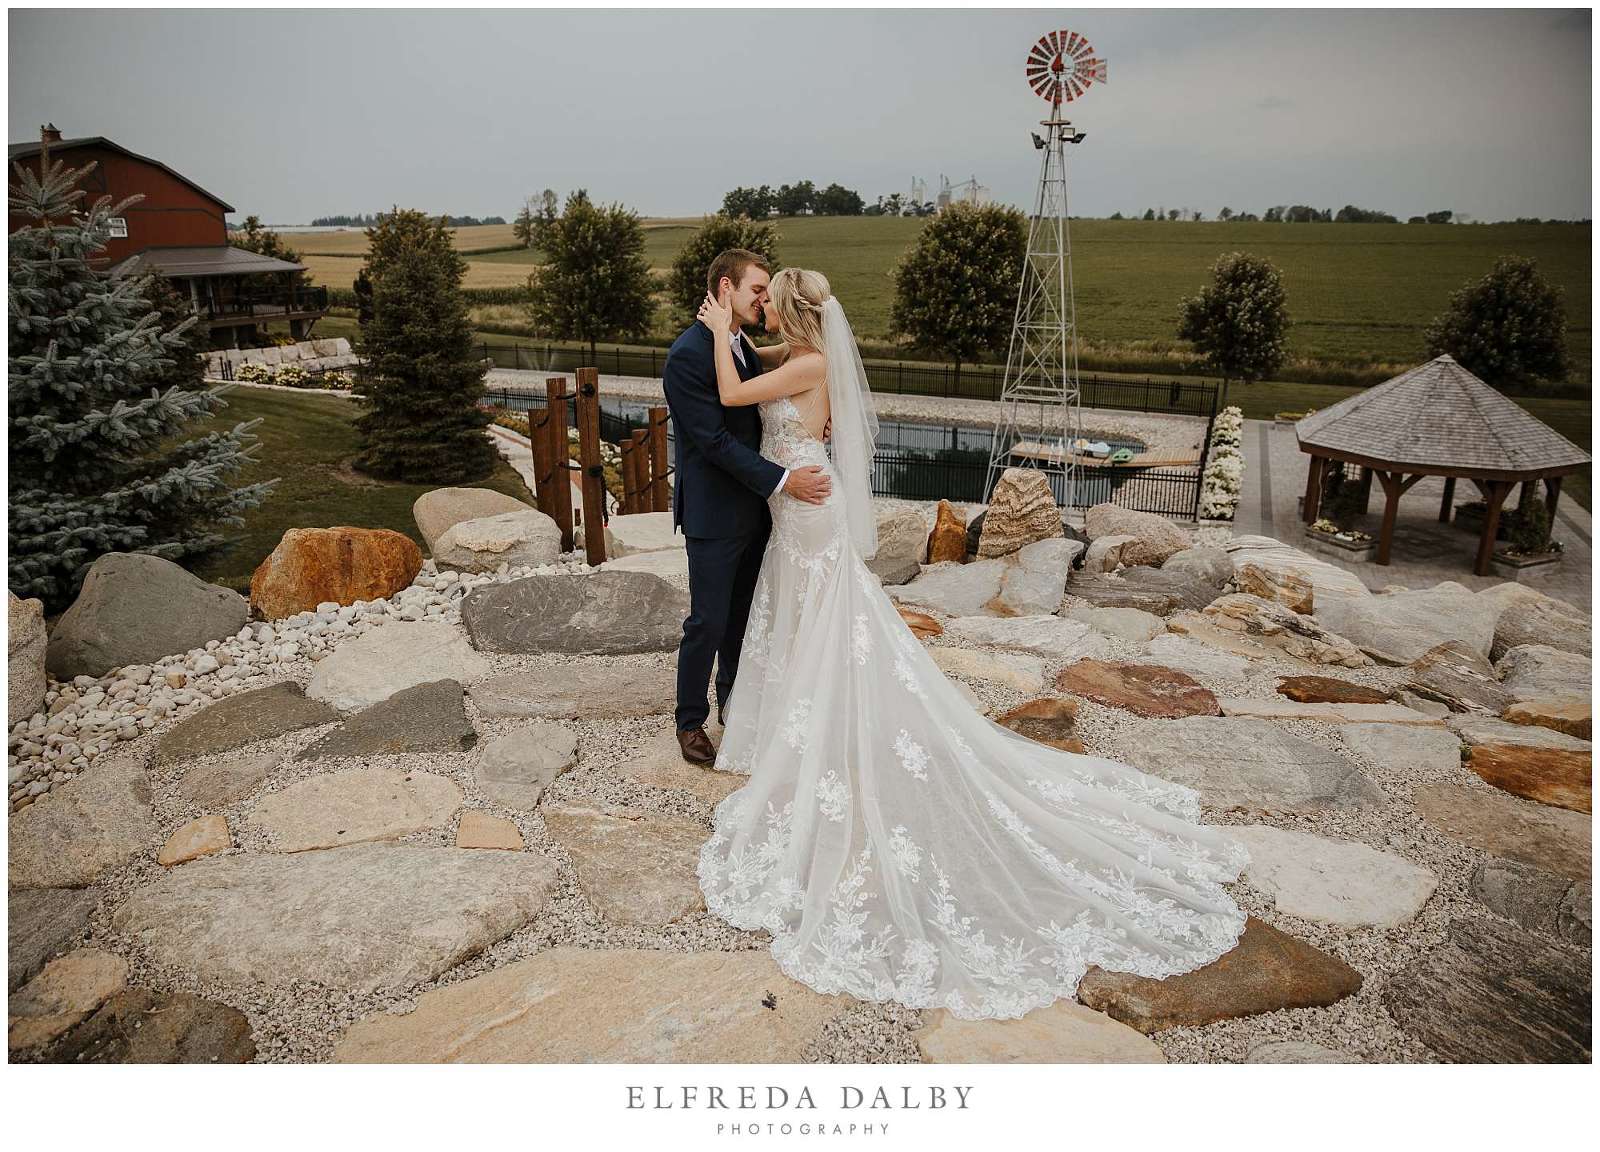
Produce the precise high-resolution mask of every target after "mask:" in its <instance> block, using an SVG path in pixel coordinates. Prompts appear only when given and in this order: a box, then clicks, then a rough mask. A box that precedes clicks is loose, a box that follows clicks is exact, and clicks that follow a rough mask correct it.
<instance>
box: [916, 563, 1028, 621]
mask: <svg viewBox="0 0 1600 1152" xmlns="http://www.w3.org/2000/svg"><path fill="white" fill-rule="evenodd" d="M1008 567H1009V565H1007V564H1006V562H1005V561H1004V560H974V561H972V562H971V563H969V564H960V563H957V562H955V561H948V562H946V563H941V564H929V565H928V566H927V567H925V568H924V569H923V570H922V575H920V576H918V577H917V578H916V579H915V580H912V581H911V582H910V583H909V584H902V585H900V586H899V587H896V588H891V589H888V590H887V591H888V592H889V595H890V596H892V597H893V598H894V599H895V600H896V601H897V602H899V603H901V604H914V605H917V606H918V607H922V608H931V609H933V610H934V611H935V612H943V613H944V614H946V615H948V616H974V615H977V614H978V613H980V612H983V611H985V610H986V606H987V605H988V604H989V602H990V601H992V600H993V599H994V598H995V597H996V596H998V595H999V594H1000V581H1001V578H1002V577H1004V575H1005V573H1006V570H1007V568H1008Z"/></svg>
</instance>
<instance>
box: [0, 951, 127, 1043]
mask: <svg viewBox="0 0 1600 1152" xmlns="http://www.w3.org/2000/svg"><path fill="white" fill-rule="evenodd" d="M127 982H128V962H127V961H126V960H124V959H123V958H122V957H121V956H118V955H116V954H115V953H114V952H106V951H102V950H101V949H99V948H79V949H77V950H76V951H73V952H69V953H67V954H66V955H65V956H61V957H58V958H57V959H55V960H52V961H50V963H48V964H46V965H45V966H44V969H43V970H42V971H41V972H40V973H39V974H38V975H37V976H35V977H34V978H33V979H32V980H30V981H28V982H27V983H26V984H24V985H23V986H22V987H21V988H20V989H18V990H17V992H15V993H14V994H12V995H11V996H10V997H9V999H8V1001H7V1005H6V1011H7V1014H8V1016H9V1018H10V1020H9V1027H8V1028H7V1032H6V1047H7V1048H9V1049H10V1050H11V1051H12V1052H18V1051H22V1050H24V1049H27V1048H37V1047H39V1046H40V1045H42V1044H48V1043H49V1042H50V1041H51V1040H54V1039H55V1038H56V1037H57V1036H60V1035H61V1034H62V1033H63V1032H66V1031H67V1030H68V1029H69V1028H72V1027H73V1026H74V1025H76V1024H79V1023H81V1022H82V1021H83V1020H84V1019H85V1018H86V1017H87V1016H88V1015H89V1013H91V1012H93V1011H94V1010H95V1009H96V1008H98V1007H100V1005H102V1004H104V1003H105V1002H106V1001H107V1000H108V999H110V998H111V996H113V995H114V994H116V993H117V992H120V991H121V990H122V989H123V988H124V987H125V986H126V985H127Z"/></svg>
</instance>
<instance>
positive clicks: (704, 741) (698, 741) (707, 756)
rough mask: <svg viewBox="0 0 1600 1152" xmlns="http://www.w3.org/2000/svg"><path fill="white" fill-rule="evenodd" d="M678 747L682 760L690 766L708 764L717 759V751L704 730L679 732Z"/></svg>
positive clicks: (695, 729) (693, 729) (694, 729)
mask: <svg viewBox="0 0 1600 1152" xmlns="http://www.w3.org/2000/svg"><path fill="white" fill-rule="evenodd" d="M678 747H679V748H681V749H682V750H683V758H684V759H685V760H687V761H688V762H689V763H691V764H710V763H711V762H712V761H714V760H715V759H716V758H717V750H716V748H714V747H713V746H712V744H711V737H709V736H707V735H706V730H705V729H704V728H690V729H688V730H687V731H684V732H679V733H678Z"/></svg>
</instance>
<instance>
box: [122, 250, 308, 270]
mask: <svg viewBox="0 0 1600 1152" xmlns="http://www.w3.org/2000/svg"><path fill="white" fill-rule="evenodd" d="M304 268H305V265H304V264H293V263H290V262H289V261H288V260H279V259H277V258H275V257H272V256H263V255H261V254H260V253H259V252H251V251H250V250H249V249H247V248H233V247H230V246H229V245H227V244H210V245H206V246H203V247H192V248H146V249H145V250H144V251H143V252H140V253H138V254H137V255H134V256H129V257H128V258H127V259H126V260H123V261H121V262H119V263H118V264H116V265H114V266H113V267H112V269H111V271H112V274H113V275H117V276H121V275H125V274H127V273H141V274H142V273H145V272H159V273H161V274H162V275H163V276H196V277H203V276H253V275H256V274H258V273H261V272H299V271H302V270H303V269H304Z"/></svg>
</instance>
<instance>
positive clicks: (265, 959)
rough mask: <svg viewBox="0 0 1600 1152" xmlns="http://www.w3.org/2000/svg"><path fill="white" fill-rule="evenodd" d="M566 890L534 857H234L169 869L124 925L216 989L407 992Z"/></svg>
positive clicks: (363, 852) (332, 852) (410, 849)
mask: <svg viewBox="0 0 1600 1152" xmlns="http://www.w3.org/2000/svg"><path fill="white" fill-rule="evenodd" d="M555 885H556V865H555V862H554V861H552V860H548V859H546V858H544V857H542V856H537V855H534V854H533V853H530V852H465V851H460V850H458V849H454V848H435V847H429V846H425V845H422V844H353V845H351V846H350V847H348V848H332V849H329V850H327V851H323V852H297V853H295V854H293V855H279V854H277V853H272V852H247V853H235V854H233V855H227V856H213V857H211V858H209V859H206V860H197V861H196V862H195V863H193V864H190V865H188V866H186V867H183V868H175V869H173V870H172V871H170V872H167V873H165V874H164V875H162V876H161V877H159V878H158V879H157V880H155V881H154V882H153V883H151V884H148V885H146V886H144V887H142V888H139V889H138V890H136V891H135V892H134V893H133V894H132V895H131V896H130V897H129V898H128V900H127V902H126V903H125V904H124V905H123V906H122V908H121V910H120V911H118V912H117V914H116V916H115V917H114V918H113V922H112V923H113V929H114V930H115V931H116V932H117V933H119V934H121V935H126V936H131V937H133V938H134V940H135V941H136V942H137V943H138V945H139V946H140V947H141V948H143V949H144V950H145V951H146V952H147V953H148V954H149V955H150V956H151V958H152V959H153V960H154V961H155V962H156V963H158V964H160V965H163V966H165V967H168V968H173V969H177V970H179V971H182V972H185V973H188V974H189V975H190V976H191V977H192V978H194V979H197V980H200V981H203V982H206V983H208V984H210V983H216V984H222V985H230V986H234V987H241V988H249V987H250V986H252V985H255V984H265V985H269V986H271V987H275V988H287V987H289V986H290V985H293V984H294V983H296V982H299V981H308V982H312V983H317V984H321V985H323V986H325V987H327V988H330V989H335V990H338V991H348V992H356V993H361V994H372V993H376V992H399V991H404V990H405V989H408V988H411V987H414V986H415V985H417V984H420V983H423V982H424V981H428V980H432V979H433V978H434V977H435V976H438V975H439V974H440V973H442V972H445V971H448V970H449V969H451V968H454V967H455V966H456V965H457V964H460V963H461V962H462V961H464V960H466V959H468V958H470V957H472V956H476V955H477V954H478V953H480V952H482V951H483V950H484V949H485V948H487V947H489V946H490V945H491V944H494V943H497V942H498V941H500V940H503V939H505V937H507V936H509V935H511V933H513V932H515V931H516V930H517V929H519V928H521V927H522V926H523V925H524V924H526V923H527V922H528V921H529V920H531V919H532V918H533V917H534V915H535V914H536V913H537V912H538V911H539V910H540V909H541V908H543V907H544V906H545V904H546V902H547V901H548V900H549V899H550V896H551V894H552V893H553V892H554V890H555ZM330 924H332V925H337V926H338V930H337V931H329V925H330ZM421 925H426V929H427V930H426V931H419V930H418V928H419V926H421Z"/></svg>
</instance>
